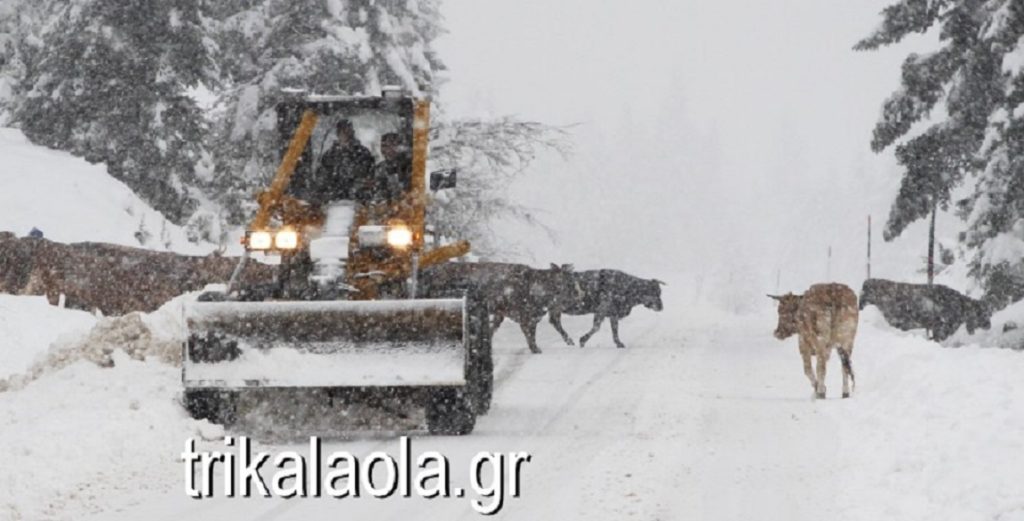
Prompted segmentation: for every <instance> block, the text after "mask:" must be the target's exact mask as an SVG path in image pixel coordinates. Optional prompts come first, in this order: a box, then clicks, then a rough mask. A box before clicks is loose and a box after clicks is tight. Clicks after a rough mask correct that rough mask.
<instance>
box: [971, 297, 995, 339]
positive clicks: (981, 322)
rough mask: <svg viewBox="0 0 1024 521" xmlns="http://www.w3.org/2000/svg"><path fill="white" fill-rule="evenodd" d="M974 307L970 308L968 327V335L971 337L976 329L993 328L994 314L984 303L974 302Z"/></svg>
mask: <svg viewBox="0 0 1024 521" xmlns="http://www.w3.org/2000/svg"><path fill="white" fill-rule="evenodd" d="M972 304H974V305H972V306H970V307H969V308H968V311H967V317H966V320H965V322H966V325H967V333H968V334H970V335H973V334H974V330H976V329H989V328H991V327H992V312H991V311H990V310H989V308H988V306H986V305H985V303H984V302H972Z"/></svg>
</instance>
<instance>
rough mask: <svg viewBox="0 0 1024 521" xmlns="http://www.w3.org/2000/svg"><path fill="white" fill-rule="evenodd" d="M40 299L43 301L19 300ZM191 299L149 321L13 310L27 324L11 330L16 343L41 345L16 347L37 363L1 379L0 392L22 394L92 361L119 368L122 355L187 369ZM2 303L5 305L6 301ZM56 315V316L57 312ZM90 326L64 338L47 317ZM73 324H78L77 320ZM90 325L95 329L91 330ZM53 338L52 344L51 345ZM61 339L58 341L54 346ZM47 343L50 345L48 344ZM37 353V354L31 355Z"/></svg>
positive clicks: (165, 308) (137, 316) (27, 308)
mask: <svg viewBox="0 0 1024 521" xmlns="http://www.w3.org/2000/svg"><path fill="white" fill-rule="evenodd" d="M14 298H20V299H25V298H32V299H39V300H42V302H43V303H44V304H45V302H46V301H45V299H44V298H43V297H14ZM186 298H189V297H188V296H185V297H179V298H177V299H175V300H173V301H171V302H169V303H168V304H166V305H164V306H163V307H161V308H160V309H159V310H157V311H156V312H154V313H152V314H151V315H149V316H145V315H143V314H141V313H130V314H128V315H124V316H121V317H111V318H101V319H99V320H98V321H96V320H95V319H93V318H92V316H91V315H88V314H87V313H82V312H76V311H67V310H63V309H59V308H52V307H51V308H50V309H46V308H45V307H43V306H24V305H21V306H12V309H16V310H19V313H21V314H22V318H23V320H21V321H19V323H18V324H16V325H13V326H12V327H9V328H8V329H9V331H10V332H11V333H12V336H13V337H14V338H16V339H17V338H19V337H26V336H29V337H33V336H35V337H36V338H38V339H39V341H38V342H36V343H34V344H33V343H24V344H23V343H18V342H13V343H11V344H9V345H12V346H14V347H13V348H12V350H14V351H20V352H23V354H22V355H21V356H22V357H29V356H32V357H33V358H34V362H32V364H31V365H30V366H28V367H27V369H26V368H24V365H25V364H22V368H20V370H19V369H13V370H11V371H8V372H7V374H6V375H4V376H5V377H6V378H5V379H2V380H0V392H3V391H13V390H18V389H22V388H24V387H25V386H27V385H28V384H30V383H32V382H33V381H35V380H38V379H39V378H41V377H42V376H44V375H46V374H49V373H53V372H57V371H60V370H61V369H64V368H65V367H68V366H71V365H74V364H76V363H79V362H89V363H92V364H94V365H97V366H99V367H113V366H115V365H116V364H115V359H116V358H117V353H123V354H124V355H126V356H127V357H128V358H130V359H132V360H140V361H141V360H147V359H149V360H155V361H159V362H162V363H164V364H170V365H172V366H180V365H181V340H182V333H181V332H183V331H184V329H183V326H182V319H181V316H182V314H181V305H182V302H183V300H184V299H186ZM0 302H3V301H2V300H0ZM54 310H56V311H54ZM81 315H84V316H85V317H88V324H87V326H86V327H79V328H78V329H77V330H75V332H74V333H69V334H67V335H63V336H61V335H60V332H61V328H59V327H57V328H54V329H47V326H48V325H49V324H48V323H47V322H46V319H47V317H51V316H53V317H60V319H59V320H63V319H64V318H65V316H71V317H75V318H76V319H78V320H79V321H83V322H84V321H85V320H86V319H84V318H82V317H81ZM69 323H71V324H74V321H70V322H69ZM88 325H91V326H92V329H88ZM48 337H52V338H50V340H49V341H46V340H47V338H48ZM54 340H56V341H54ZM44 342H45V343H44ZM30 353H31V354H30Z"/></svg>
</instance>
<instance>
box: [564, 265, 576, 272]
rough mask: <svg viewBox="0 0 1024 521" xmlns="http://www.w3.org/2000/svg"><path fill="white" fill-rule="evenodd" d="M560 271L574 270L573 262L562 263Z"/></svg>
mask: <svg viewBox="0 0 1024 521" xmlns="http://www.w3.org/2000/svg"><path fill="white" fill-rule="evenodd" d="M562 271H568V272H573V271H576V266H575V265H573V264H562Z"/></svg>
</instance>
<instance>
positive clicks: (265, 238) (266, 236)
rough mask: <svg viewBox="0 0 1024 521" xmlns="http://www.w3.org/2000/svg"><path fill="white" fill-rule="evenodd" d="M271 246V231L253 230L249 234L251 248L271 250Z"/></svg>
mask: <svg viewBox="0 0 1024 521" xmlns="http://www.w3.org/2000/svg"><path fill="white" fill-rule="evenodd" d="M270 246H271V237H270V232H252V233H250V234H249V249H251V250H269V249H270Z"/></svg>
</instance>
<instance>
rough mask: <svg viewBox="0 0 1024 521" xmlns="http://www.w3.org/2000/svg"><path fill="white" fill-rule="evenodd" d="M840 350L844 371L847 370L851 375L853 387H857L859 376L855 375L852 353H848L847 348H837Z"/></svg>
mask: <svg viewBox="0 0 1024 521" xmlns="http://www.w3.org/2000/svg"><path fill="white" fill-rule="evenodd" d="M836 351H838V352H839V360H840V361H841V362H842V363H843V371H846V372H847V373H849V375H850V381H851V382H852V383H853V389H854V390H856V389H857V378H856V377H855V376H853V364H852V363H850V353H847V352H846V350H845V349H836Z"/></svg>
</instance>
